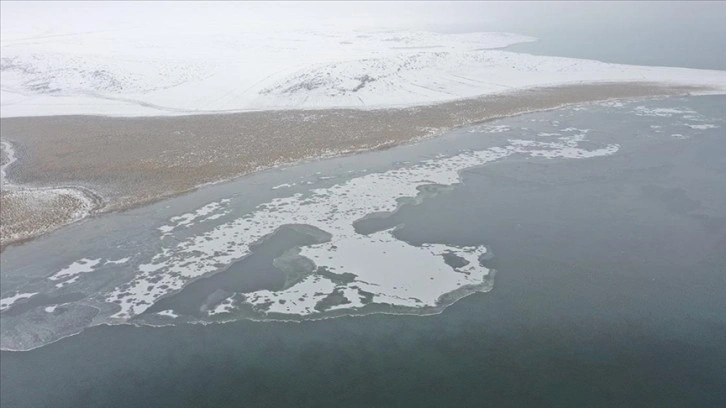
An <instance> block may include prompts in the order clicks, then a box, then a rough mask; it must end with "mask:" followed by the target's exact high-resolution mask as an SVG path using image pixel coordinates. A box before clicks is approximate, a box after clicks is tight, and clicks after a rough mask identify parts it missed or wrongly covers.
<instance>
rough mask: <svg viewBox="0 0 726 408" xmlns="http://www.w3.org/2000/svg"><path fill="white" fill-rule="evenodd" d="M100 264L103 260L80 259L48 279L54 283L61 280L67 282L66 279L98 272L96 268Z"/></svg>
mask: <svg viewBox="0 0 726 408" xmlns="http://www.w3.org/2000/svg"><path fill="white" fill-rule="evenodd" d="M100 263H101V258H98V259H88V258H83V259H79V260H78V261H75V262H73V263H72V264H70V265H68V266H66V267H65V268H63V269H61V270H60V271H58V272H56V273H54V274H53V275H51V276H50V277H48V279H50V280H52V281H60V280H65V279H68V278H71V277H74V276H75V275H78V274H81V273H89V272H93V271H95V270H96V266H98V264H100Z"/></svg>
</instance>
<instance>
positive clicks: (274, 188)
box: [272, 183, 296, 190]
mask: <svg viewBox="0 0 726 408" xmlns="http://www.w3.org/2000/svg"><path fill="white" fill-rule="evenodd" d="M295 184H296V183H282V184H278V185H276V186H274V187H272V189H273V190H279V189H281V188H289V187H294V186H295Z"/></svg>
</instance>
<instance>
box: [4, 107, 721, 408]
mask: <svg viewBox="0 0 726 408" xmlns="http://www.w3.org/2000/svg"><path fill="white" fill-rule="evenodd" d="M725 107H726V97H721V96H709V97H687V98H667V99H662V100H650V101H637V102H629V103H626V104H625V105H624V106H617V105H607V104H606V105H604V106H600V105H591V106H581V107H571V108H566V109H560V110H555V111H550V112H541V113H533V114H528V115H523V116H520V117H515V118H507V119H503V120H499V121H497V122H494V123H492V125H507V126H509V127H510V129H511V130H510V131H508V132H504V133H488V131H487V130H486V127H484V128H477V127H472V128H464V129H460V130H457V131H454V132H452V133H451V134H448V135H445V136H443V137H442V138H439V139H435V140H431V141H428V142H424V143H420V144H417V145H413V146H406V147H401V148H396V149H391V150H388V151H384V152H375V153H368V154H363V155H357V156H353V157H346V158H340V159H335V160H329V161H324V162H316V163H308V164H303V165H300V166H296V167H293V168H288V169H280V170H273V171H270V172H267V173H265V174H261V175H257V176H253V177H250V178H245V179H242V180H238V181H234V182H231V183H226V184H224V185H217V186H210V187H208V188H205V189H201V190H200V191H197V192H195V193H192V194H190V195H187V196H182V197H178V198H176V199H172V200H170V201H167V202H163V203H159V204H157V205H155V206H150V207H148V208H144V209H137V210H135V211H131V212H127V213H120V214H113V215H110V216H108V217H106V218H101V219H97V220H92V221H88V222H86V223H82V224H80V225H77V226H74V227H71V228H68V229H65V230H61V231H58V232H57V233H54V234H51V235H50V236H48V237H46V238H43V239H40V240H37V241H33V242H31V243H29V244H26V245H24V246H20V247H15V248H10V249H9V250H8V252H7V253H4V254H3V262H4V266H8V265H10V266H13V267H15V265H23V264H27V265H35V267H38V268H40V266H39V265H40V264H42V263H43V262H49V261H43V260H38V261H36V259H39V258H43V257H39V256H34V254H36V255H37V254H48V256H47V258H53V257H58V256H60V253H61V252H62V251H63V245H64V243H65V242H67V241H69V240H75V242H87V243H88V244H89V245H90V244H92V243H95V245H98V250H99V251H101V250H103V251H106V252H109V251H111V252H113V251H120V249H119V248H118V245H117V242H120V243H123V244H124V245H126V246H129V247H131V246H132V245H133V242H134V240H138V241H139V242H146V239H147V238H146V235H149V236H151V235H154V231H147V230H153V228H151V227H148V226H147V227H146V230H145V229H144V228H143V227H142V225H143V219H144V218H147V219H148V218H154V214H156V217H157V218H159V219H164V218H165V217H168V216H169V215H170V214H178V213H180V212H183V211H188V210H189V209H193V208H196V206H199V205H200V204H201V205H203V204H204V203H205V202H208V201H211V200H213V198H214V197H217V196H230V195H232V194H239V198H238V201H236V203H237V204H236V205H239V206H240V207H244V206H245V203H247V202H248V201H249V203H248V205H249V206H252V205H253V203H254V202H255V200H263V199H266V198H267V196H269V195H274V194H277V193H275V191H277V190H274V191H272V190H270V189H269V186H272V185H274V183H278V182H280V180H284V179H291V178H297V177H307V179H310V180H315V179H316V173H318V172H320V173H321V174H324V175H327V176H337V177H338V179H337V180H340V179H345V178H346V177H349V176H347V174H348V172H349V171H352V170H353V171H358V170H361V169H363V168H367V169H373V170H380V169H385V168H386V167H388V166H391V165H392V163H396V162H398V161H401V160H412V159H415V158H422V157H434V156H435V155H436V154H440V153H444V154H447V153H455V152H457V151H461V150H462V149H480V148H486V147H489V146H491V145H497V144H500V143H502V142H504V141H506V140H507V139H508V138H523V139H537V138H546V136H538V135H539V134H540V133H542V132H552V131H556V130H557V129H563V128H567V127H578V128H582V129H591V131H590V132H589V133H588V135H587V138H588V139H589V140H591V141H592V142H593V143H618V144H620V151H618V152H617V153H616V154H614V155H612V156H608V157H602V158H592V159H581V160H580V159H577V160H565V159H555V160H545V159H524V158H512V159H511V160H504V161H501V162H495V163H490V164H487V165H485V166H482V167H478V168H473V169H469V170H467V171H465V172H464V173H463V174H462V178H463V181H462V183H461V184H458V185H455V186H454V188H451V189H447V190H446V191H442V192H440V193H438V194H436V195H432V196H430V197H426V198H425V199H424V200H423V201H422V202H421V203H419V204H417V205H414V204H410V205H404V206H403V207H402V208H401V209H400V210H399V211H397V212H396V213H395V214H393V215H392V216H390V217H388V218H384V219H381V220H378V221H379V222H382V223H384V224H388V225H398V226H399V228H398V229H397V231H396V235H397V237H398V238H399V239H402V240H405V241H407V242H410V243H414V244H415V243H420V242H421V243H422V242H446V243H451V244H456V245H470V244H481V243H483V244H485V245H486V246H487V248H490V249H491V251H492V253H493V257H492V258H491V259H489V260H488V261H487V265H488V266H489V267H492V268H495V269H496V270H497V271H498V273H497V276H496V278H495V284H494V289H493V290H492V291H491V292H489V293H482V294H475V295H472V296H469V297H467V298H465V299H462V300H460V301H459V302H457V303H455V304H454V305H452V306H450V307H449V308H447V309H446V310H444V311H443V313H441V314H439V315H435V316H421V317H416V316H396V315H370V316H364V317H340V318H335V319H328V320H322V321H305V322H301V323H276V322H253V321H247V320H240V321H237V322H233V323H227V324H211V325H199V324H194V325H191V324H178V325H175V326H166V327H149V326H132V325H120V326H106V325H101V326H95V327H90V328H87V329H85V330H83V331H82V332H81V333H80V334H78V335H75V336H71V337H66V338H63V339H62V340H59V341H57V342H54V343H51V344H48V345H45V346H43V347H40V348H37V349H34V350H32V351H28V352H9V351H2V352H1V353H0V359H1V360H0V361H1V363H2V364H0V376H1V380H2V387H1V388H0V399H1V400H2V406H3V407H36V406H57V407H66V406H67V407H79V406H98V407H101V406H103V407H108V406H124V407H129V406H178V407H184V406H189V407H199V406H239V405H242V406H315V407H321V406H331V407H332V406H336V407H337V406H361V407H363V406H366V407H368V406H451V405H461V406H482V405H484V406H486V405H489V406H562V407H568V406H572V407H580V406H613V405H616V406H643V405H649V406H683V407H686V406H722V405H724V404H726V390H724V388H723V386H722V385H723V384H724V383H725V382H726V374H725V373H726V370H724V367H726V347H725V346H724V341H723V339H724V338H726V296H723V294H724V293H726V250H724V249H725V248H726V183H723V179H724V176H725V175H726V160H724V158H725V157H726V142H725V141H724V139H725V138H726V135H725V134H724V128H726V114H725ZM659 108H660V109H667V110H661V111H658V110H657V109H659ZM672 110H675V111H679V112H688V111H695V112H697V115H696V116H697V117H699V118H701V119H700V121H699V122H688V120H687V119H685V118H684V117H685V116H693V114H692V113H691V114H686V113H682V114H670V113H668V112H671V111H672ZM688 124H699V125H703V124H709V125H713V126H717V127H702V128H691V127H689V126H687V125H688ZM335 180H336V179H327V178H325V179H324V180H319V181H317V183H323V184H324V183H335V182H336V181H335ZM316 186H317V185H316V184H312V185H311V187H316ZM233 192H234V193H233ZM205 197H206V198H205ZM205 199H206V201H205ZM135 220H138V224H137V223H136V221H135ZM146 222H148V220H147V221H146ZM113 226H116V227H115V229H114V228H112V227H113ZM378 227H380V225H379V226H378ZM378 227H376V228H378ZM104 228H109V230H108V231H106V230H105V229H104ZM369 228H372V227H370V226H369ZM101 234H102V235H104V236H105V239H104V240H103V241H104V243H103V245H101V244H98V243H97V242H98V236H99V235H101ZM94 237H95V239H94ZM310 239H312V238H310V236H309V235H306V234H300V233H296V232H295V231H287V232H283V233H281V234H280V235H279V236H276V237H273V238H271V239H270V240H269V242H265V243H264V244H263V245H261V246H259V248H257V249H255V250H253V256H250V257H248V258H245V259H244V260H243V261H241V262H240V263H239V264H233V265H232V266H230V267H229V268H228V269H227V270H226V274H225V273H220V274H218V275H212V276H211V277H209V278H208V279H207V280H206V281H205V280H199V281H197V282H195V283H194V284H192V285H189V286H188V287H187V288H188V289H187V290H188V291H189V292H188V293H187V294H186V295H187V296H185V297H179V298H176V299H175V298H174V297H169V298H167V300H166V301H167V302H171V303H174V302H176V303H174V306H175V310H176V309H177V308H178V309H179V311H180V313H182V312H184V311H185V309H184V308H187V309H186V310H189V311H190V313H192V311H193V308H192V307H191V305H196V306H197V307H198V306H199V305H200V304H201V303H204V301H205V299H206V298H207V297H208V296H210V295H212V294H213V293H214V290H216V288H219V287H223V288H224V287H227V288H228V289H229V290H234V288H238V287H244V286H245V285H252V287H255V288H257V287H275V286H276V285H277V286H279V285H280V282H279V281H278V280H276V279H279V278H280V276H279V275H275V274H276V273H277V272H276V271H275V269H274V267H273V266H272V265H270V262H271V260H272V259H273V258H274V257H276V256H278V254H279V253H281V252H283V251H284V250H286V249H287V248H289V247H291V246H295V245H304V244H306V242H310V241H309V240H310ZM109 244H110V245H109ZM57 247H61V248H60V249H58V248H57ZM68 247H70V245H68ZM66 250H70V248H67V249H66ZM43 251H45V252H43ZM56 251H57V252H56ZM150 251H151V249H150ZM76 255H77V254H71V259H77V258H75V256H76ZM118 255H120V254H118ZM139 256H141V255H139ZM57 262H60V261H57ZM61 263H62V262H61ZM246 264H247V266H248V267H245V266H246ZM30 269H31V268H30V267H28V268H27V270H30ZM30 278H31V279H33V277H32V276H30ZM4 279H6V280H4V281H3V285H4V286H5V285H15V284H19V283H18V282H20V281H22V280H23V279H28V277H25V278H23V277H21V276H17V275H13V276H12V277H10V278H4ZM255 285H257V286H255ZM90 289H92V288H89V290H90ZM3 290H5V289H4V288H3ZM180 293H181V292H180ZM31 299H32V298H31ZM162 302H163V301H162ZM28 303H29V302H26V303H21V304H19V305H18V306H17V307H19V308H22V309H20V310H19V311H18V310H16V309H15V307H13V308H10V309H8V311H7V312H5V313H3V318H4V319H5V318H6V317H5V314H6V313H9V312H11V311H13V310H15V311H14V312H13V313H14V316H10V318H17V315H18V314H22V313H30V311H29V310H28V309H29V308H33V307H35V308H38V307H39V306H38V305H35V304H30V305H28ZM7 321H8V320H5V322H7ZM1 330H6V328H5V327H3V328H1Z"/></svg>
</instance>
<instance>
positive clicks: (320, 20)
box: [0, 1, 726, 33]
mask: <svg viewBox="0 0 726 408" xmlns="http://www.w3.org/2000/svg"><path fill="white" fill-rule="evenodd" d="M0 7H1V11H2V20H1V21H2V26H3V31H25V30H30V29H43V30H44V31H49V30H50V31H56V30H58V31H67V30H71V31H81V30H89V29H90V30H94V29H104V28H110V27H116V28H117V27H139V26H148V25H152V26H158V27H173V26H178V27H186V28H187V29H194V28H195V27H215V26H216V27H220V26H229V27H236V28H243V29H266V30H276V29H293V28H294V29H313V28H338V29H372V28H375V29H418V30H432V29H433V30H446V31H467V30H502V29H508V30H519V31H526V32H529V33H535V32H542V31H549V30H552V29H555V28H556V29H563V30H569V31H577V30H589V29H592V27H593V25H594V26H607V27H611V28H613V29H616V28H617V29H620V28H623V27H633V26H641V27H644V28H648V27H653V26H665V27H674V28H677V27H692V28H694V29H696V28H701V27H703V26H710V28H711V29H712V30H713V31H714V32H715V31H724V29H723V28H720V29H719V27H718V26H721V25H722V24H719V23H721V22H722V19H723V18H724V16H725V15H726V4H724V3H723V2H693V1H690V2H685V1H684V2H671V1H667V2H274V3H267V2H179V3H171V2H22V3H21V2H6V1H3V2H2V5H1V6H0Z"/></svg>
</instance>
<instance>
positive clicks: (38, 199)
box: [0, 140, 102, 248]
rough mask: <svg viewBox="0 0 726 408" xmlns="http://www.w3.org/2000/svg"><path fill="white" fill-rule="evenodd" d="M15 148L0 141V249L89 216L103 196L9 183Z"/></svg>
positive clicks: (81, 191)
mask: <svg viewBox="0 0 726 408" xmlns="http://www.w3.org/2000/svg"><path fill="white" fill-rule="evenodd" d="M16 162H17V157H16V154H15V149H14V148H13V146H12V144H10V143H9V142H7V141H4V140H3V141H0V216H1V217H0V248H2V247H4V245H5V244H6V243H12V242H22V241H24V240H27V239H31V238H33V237H35V236H38V235H40V234H43V233H46V232H49V231H52V230H54V229H56V228H58V227H60V226H63V225H66V224H70V223H72V222H75V221H78V220H80V219H82V218H85V217H87V216H88V215H90V214H91V213H92V212H93V211H94V210H95V209H97V208H99V207H100V206H101V203H102V199H101V198H100V197H99V196H97V195H96V194H94V193H93V192H92V191H90V190H88V189H85V188H80V187H30V186H24V185H18V184H14V183H12V182H10V181H9V180H8V179H7V177H6V174H7V169H8V168H9V167H10V166H11V165H13V164H14V163H16Z"/></svg>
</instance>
